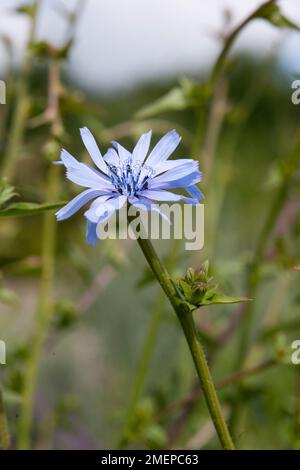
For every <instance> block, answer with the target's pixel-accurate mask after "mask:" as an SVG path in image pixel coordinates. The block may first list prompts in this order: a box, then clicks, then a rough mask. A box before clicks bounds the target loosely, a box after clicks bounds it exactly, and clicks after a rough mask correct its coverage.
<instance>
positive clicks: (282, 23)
mask: <svg viewBox="0 0 300 470" xmlns="http://www.w3.org/2000/svg"><path fill="white" fill-rule="evenodd" d="M255 18H262V19H264V20H267V21H269V22H270V23H271V24H273V25H274V26H276V27H278V28H290V29H295V30H296V31H300V27H299V26H298V25H297V24H296V23H294V22H293V21H291V20H289V19H288V18H287V17H286V16H284V15H283V14H282V12H281V9H280V7H279V6H278V5H276V4H275V3H271V4H269V5H263V6H262V7H261V8H260V9H259V10H258V12H257V14H256V15H255Z"/></svg>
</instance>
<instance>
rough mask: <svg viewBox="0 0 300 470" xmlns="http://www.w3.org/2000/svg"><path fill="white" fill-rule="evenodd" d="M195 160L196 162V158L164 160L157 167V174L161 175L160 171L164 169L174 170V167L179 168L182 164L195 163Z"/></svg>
mask: <svg viewBox="0 0 300 470" xmlns="http://www.w3.org/2000/svg"><path fill="white" fill-rule="evenodd" d="M193 162H195V160H192V159H190V158H179V159H177V160H167V161H166V162H162V163H160V164H159V165H157V166H156V167H155V175H159V174H160V173H163V172H164V171H168V170H173V169H174V168H177V167H179V166H181V165H186V164H188V165H193Z"/></svg>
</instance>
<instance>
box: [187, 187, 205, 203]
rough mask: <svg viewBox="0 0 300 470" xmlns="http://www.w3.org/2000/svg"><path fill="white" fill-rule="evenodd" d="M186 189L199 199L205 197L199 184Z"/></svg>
mask: <svg viewBox="0 0 300 470" xmlns="http://www.w3.org/2000/svg"><path fill="white" fill-rule="evenodd" d="M185 189H186V191H187V192H188V193H189V194H190V195H191V196H192V197H194V198H196V199H198V200H199V199H204V194H203V193H202V191H200V189H199V188H197V186H195V185H192V186H188V187H187V188H185Z"/></svg>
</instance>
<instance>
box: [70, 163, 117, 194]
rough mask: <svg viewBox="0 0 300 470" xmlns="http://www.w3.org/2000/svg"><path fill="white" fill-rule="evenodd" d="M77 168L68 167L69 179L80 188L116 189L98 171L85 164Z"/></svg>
mask: <svg viewBox="0 0 300 470" xmlns="http://www.w3.org/2000/svg"><path fill="white" fill-rule="evenodd" d="M78 165H80V166H78V167H77V168H74V167H70V166H69V167H67V178H68V179H69V180H70V181H72V182H73V183H76V184H78V185H79V186H85V187H87V188H94V189H100V190H107V191H113V190H114V189H115V188H114V186H113V185H112V183H111V182H110V180H108V179H107V178H105V177H104V176H102V175H101V174H100V173H98V172H97V170H95V169H92V168H89V167H88V166H87V165H85V164H84V163H79V164H78Z"/></svg>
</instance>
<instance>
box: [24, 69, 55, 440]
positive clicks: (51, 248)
mask: <svg viewBox="0 0 300 470" xmlns="http://www.w3.org/2000/svg"><path fill="white" fill-rule="evenodd" d="M59 97H60V62H59V61H56V60H52V61H51V62H50V65H49V90H48V108H47V110H48V114H49V115H50V116H51V128H50V143H51V145H49V149H48V152H47V158H48V160H49V161H53V160H55V159H56V158H57V156H58V154H59V150H60V144H59V138H60V137H61V136H62V132H63V128H62V123H61V116H60V109H59ZM59 186H60V183H59V172H58V169H57V167H55V166H54V165H51V164H50V167H49V172H48V175H47V183H46V187H47V201H49V202H52V201H54V200H55V199H56V197H57V194H58V193H59ZM56 227H57V224H56V220H55V217H54V215H53V214H52V213H46V214H45V215H44V224H43V234H42V260H43V262H42V274H41V284H40V299H39V305H38V309H37V315H36V322H35V325H34V332H33V337H32V342H31V349H30V354H29V357H28V363H27V367H26V372H25V377H24V384H23V401H22V404H21V411H20V421H19V429H18V447H19V449H28V448H29V447H30V440H31V438H30V435H31V427H32V415H33V405H34V397H35V393H36V385H37V380H38V370H39V365H40V360H41V356H42V353H43V347H44V343H45V339H46V337H47V333H48V330H49V328H50V324H51V317H52V313H53V285H54V269H55V245H56Z"/></svg>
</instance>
